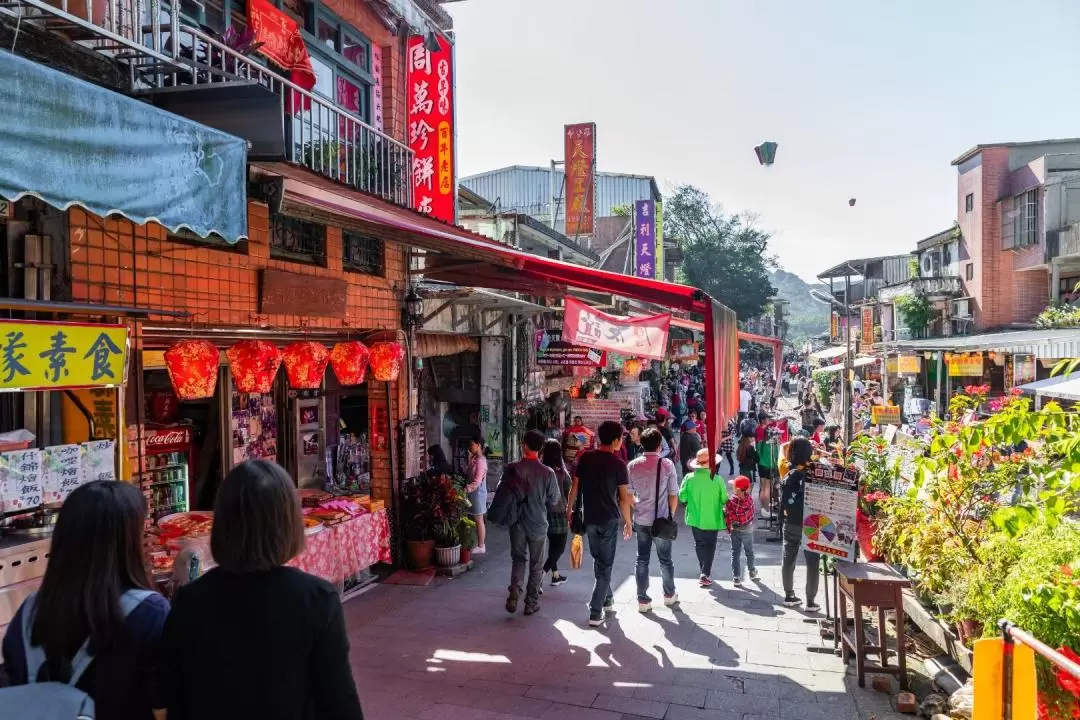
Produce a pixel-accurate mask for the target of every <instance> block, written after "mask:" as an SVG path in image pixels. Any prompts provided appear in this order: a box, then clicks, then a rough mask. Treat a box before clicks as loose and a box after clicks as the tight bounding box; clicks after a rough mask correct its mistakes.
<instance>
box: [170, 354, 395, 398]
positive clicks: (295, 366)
mask: <svg viewBox="0 0 1080 720" xmlns="http://www.w3.org/2000/svg"><path fill="white" fill-rule="evenodd" d="M225 357H226V358H228V360H229V370H230V371H231V373H232V378H233V384H234V385H235V386H236V391H237V392H240V393H267V392H270V390H271V388H272V387H273V385H274V378H275V377H276V376H277V371H278V368H279V367H281V365H282V363H283V362H284V364H285V374H286V376H287V377H288V380H289V386H290V387H291V388H293V389H295V390H314V389H317V388H319V387H321V385H322V380H323V375H325V374H326V366H327V364H329V365H330V366H331V367H332V368H333V370H334V375H335V376H336V377H337V379H338V382H340V383H341V384H342V385H360V384H362V383H363V382H364V379H365V375H366V374H367V369H368V365H369V361H370V366H371V369H372V374H373V375H374V377H375V379H376V380H378V381H381V382H393V381H394V380H397V379H398V376H399V375H400V374H401V361H402V359H403V358H404V357H405V348H404V347H402V346H401V344H400V343H396V342H378V343H375V344H373V345H372V346H371V348H368V347H367V346H366V345H364V344H363V343H362V342H357V341H355V340H352V341H348V342H340V343H337V344H336V345H334V347H333V349H332V350H331V349H328V348H327V347H326V346H325V345H323V344H322V343H318V342H312V341H306V340H305V341H299V342H294V343H291V344H290V345H287V346H286V347H285V348H284V349H283V350H278V348H277V347H276V346H275V345H274V344H273V343H271V342H267V341H265V340H241V341H240V342H238V343H236V344H235V345H233V346H232V347H230V348H229V349H228V350H226V351H225ZM219 358H220V352H219V351H218V349H217V348H216V347H214V345H213V344H212V343H209V342H207V341H205V340H182V341H180V342H178V343H176V344H174V345H173V346H172V347H170V348H169V349H168V350H166V351H165V368H166V370H168V373H169V380H170V381H171V382H172V386H173V391H174V392H175V393H176V396H177V397H178V398H180V399H181V400H205V399H207V398H211V397H213V396H214V391H215V390H216V389H217V376H218V362H219Z"/></svg>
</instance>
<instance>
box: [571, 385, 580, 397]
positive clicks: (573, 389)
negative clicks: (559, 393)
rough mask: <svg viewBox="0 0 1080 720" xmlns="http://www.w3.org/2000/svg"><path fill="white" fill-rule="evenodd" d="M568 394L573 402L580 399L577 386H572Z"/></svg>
mask: <svg viewBox="0 0 1080 720" xmlns="http://www.w3.org/2000/svg"><path fill="white" fill-rule="evenodd" d="M569 392H570V397H572V398H573V399H575V400H577V399H578V398H579V397H581V388H579V387H578V386H577V385H574V386H572V387H571V388H570V391H569Z"/></svg>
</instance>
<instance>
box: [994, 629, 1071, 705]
mask: <svg viewBox="0 0 1080 720" xmlns="http://www.w3.org/2000/svg"><path fill="white" fill-rule="evenodd" d="M998 629H1000V630H1001V635H1002V637H1003V638H1004V639H1005V642H1004V643H1003V645H1002V650H1001V656H1002V664H1001V668H1002V672H1001V718H1002V720H1012V716H1013V708H1012V687H1013V651H1014V650H1015V649H1016V643H1017V642H1019V643H1020V644H1021V645H1027V646H1028V647H1029V648H1031V649H1032V650H1034V651H1035V653H1036V654H1038V655H1040V656H1042V658H1043V659H1045V660H1047V661H1048V662H1050V664H1052V665H1055V666H1056V667H1059V668H1061V669H1062V670H1064V671H1065V672H1067V673H1069V674H1070V675H1072V676H1073V677H1074V678H1076V679H1077V680H1080V664H1077V663H1075V662H1073V661H1072V660H1070V659H1069V658H1067V657H1065V656H1064V655H1062V654H1061V653H1059V652H1058V651H1057V650H1054V649H1053V648H1052V647H1050V646H1049V645H1047V644H1046V643H1044V642H1042V641H1041V640H1039V639H1038V638H1036V637H1034V636H1032V635H1030V634H1029V633H1027V632H1025V631H1024V630H1021V629H1020V628H1018V627H1016V626H1015V625H1013V624H1012V623H1011V622H1009V621H1008V620H1000V621H999V622H998Z"/></svg>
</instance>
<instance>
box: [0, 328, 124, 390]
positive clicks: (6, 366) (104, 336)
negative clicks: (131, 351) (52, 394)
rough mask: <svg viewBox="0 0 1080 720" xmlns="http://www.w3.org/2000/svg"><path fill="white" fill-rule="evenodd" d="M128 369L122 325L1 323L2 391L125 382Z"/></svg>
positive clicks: (97, 385) (106, 384)
mask: <svg viewBox="0 0 1080 720" xmlns="http://www.w3.org/2000/svg"><path fill="white" fill-rule="evenodd" d="M126 369H127V328H125V327H123V326H119V325H95V324H84V323H45V322H40V323H39V322H32V321H27V320H23V321H18V322H0V390H33V389H38V390H40V389H62V388H78V387H104V386H111V385H120V384H121V383H123V382H124V372H125V370H126Z"/></svg>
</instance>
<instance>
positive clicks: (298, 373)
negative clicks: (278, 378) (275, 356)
mask: <svg viewBox="0 0 1080 720" xmlns="http://www.w3.org/2000/svg"><path fill="white" fill-rule="evenodd" d="M281 356H282V358H283V359H284V360H285V374H286V375H288V377H289V387H291V388H293V389H294V390H317V389H319V388H320V387H322V381H323V375H325V374H326V363H327V362H329V361H330V351H329V350H327V349H326V346H325V345H323V344H322V343H317V342H311V341H309V340H302V341H299V342H294V343H292V344H290V345H288V346H286V347H285V349H284V350H282V351H281Z"/></svg>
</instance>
